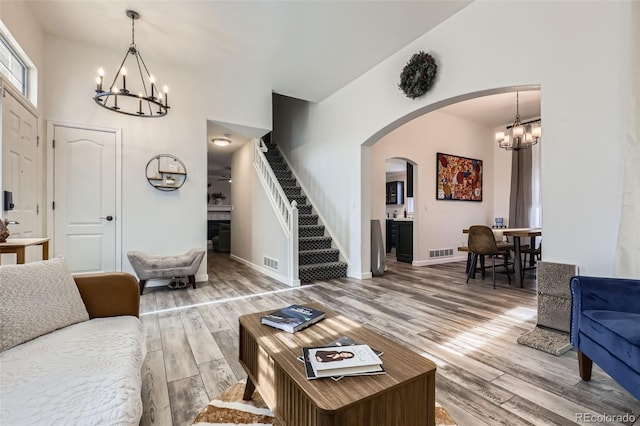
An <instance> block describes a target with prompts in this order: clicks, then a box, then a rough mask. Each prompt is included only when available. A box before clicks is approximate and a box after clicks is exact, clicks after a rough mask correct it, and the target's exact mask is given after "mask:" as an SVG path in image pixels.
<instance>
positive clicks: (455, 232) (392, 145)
mask: <svg viewBox="0 0 640 426" xmlns="http://www.w3.org/2000/svg"><path fill="white" fill-rule="evenodd" d="M493 135H494V133H493V129H492V128H489V127H486V126H482V125H480V124H477V123H474V122H471V121H468V120H463V119H460V118H457V117H454V116H452V115H449V114H445V113H442V112H438V111H435V112H431V113H429V114H426V115H423V116H422V117H419V118H417V119H414V120H412V121H410V122H409V123H407V124H405V125H404V126H401V127H399V128H398V129H396V130H394V131H392V132H391V133H389V134H387V135H386V136H384V137H383V138H381V139H380V140H379V141H378V142H377V143H376V144H375V145H373V147H372V148H371V177H370V179H371V186H372V188H371V218H372V219H380V220H384V214H385V213H386V209H383V208H382V207H383V206H384V186H383V185H384V175H385V173H384V168H385V161H386V159H387V158H391V157H400V158H407V159H409V160H411V161H413V162H414V163H415V165H414V169H413V171H414V196H415V204H414V206H415V213H414V253H413V260H414V264H417V265H426V264H431V263H436V261H437V262H440V261H442V260H445V261H454V260H461V259H465V258H466V254H465V253H462V254H461V253H458V252H457V250H456V248H457V247H459V246H464V245H466V236H465V235H464V234H463V233H462V230H463V229H464V228H467V227H469V226H471V225H477V224H485V225H491V224H492V222H493V212H494V188H495V187H494V179H493V174H494V170H495V169H496V167H495V165H494V158H493V154H494V149H495V147H494V143H493ZM437 152H442V153H445V154H454V155H459V156H462V157H469V158H475V159H478V160H482V161H483V176H482V186H483V194H482V202H470V201H447V200H436V183H435V176H436V153H437ZM381 176H382V178H381ZM508 188H509V183H508V182H507V190H508ZM500 190H501V191H504V189H503V187H501V188H500ZM398 213H399V214H400V213H401V212H400V210H399V211H398ZM444 248H453V249H454V257H453V258H447V259H430V258H429V250H432V249H444Z"/></svg>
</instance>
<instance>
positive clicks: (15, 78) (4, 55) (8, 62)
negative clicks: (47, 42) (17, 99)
mask: <svg viewBox="0 0 640 426" xmlns="http://www.w3.org/2000/svg"><path fill="white" fill-rule="evenodd" d="M0 72H2V73H3V74H4V75H5V76H6V77H7V78H8V79H9V81H11V83H13V84H14V85H15V86H16V87H17V88H18V89H19V90H20V92H21V93H22V94H23V95H24V96H27V66H26V65H25V64H24V62H23V61H22V60H21V59H20V58H19V57H18V55H16V53H15V52H14V51H13V49H12V48H11V47H10V46H9V43H8V42H7V40H5V38H4V37H0Z"/></svg>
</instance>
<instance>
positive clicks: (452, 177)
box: [436, 152, 482, 201]
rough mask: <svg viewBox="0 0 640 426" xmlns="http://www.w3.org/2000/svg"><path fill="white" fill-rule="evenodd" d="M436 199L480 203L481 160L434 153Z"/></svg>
mask: <svg viewBox="0 0 640 426" xmlns="http://www.w3.org/2000/svg"><path fill="white" fill-rule="evenodd" d="M436 173H437V175H436V176H437V182H436V199H437V200H459V201H482V160H474V159H472V158H466V157H458V156H457V155H451V154H443V153H441V152H438V153H436Z"/></svg>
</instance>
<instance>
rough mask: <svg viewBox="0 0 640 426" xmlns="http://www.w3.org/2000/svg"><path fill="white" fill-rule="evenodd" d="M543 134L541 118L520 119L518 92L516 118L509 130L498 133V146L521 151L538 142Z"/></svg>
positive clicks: (517, 95)
mask: <svg viewBox="0 0 640 426" xmlns="http://www.w3.org/2000/svg"><path fill="white" fill-rule="evenodd" d="M541 136H542V126H541V122H540V120H532V121H527V122H526V123H523V122H522V121H520V93H519V92H516V120H515V121H514V122H513V124H512V125H511V126H508V127H507V132H506V134H505V132H498V133H496V142H497V143H498V147H500V148H503V149H506V150H507V151H520V150H521V149H527V148H531V147H532V146H533V145H535V144H537V143H538V141H539V140H540V137H541Z"/></svg>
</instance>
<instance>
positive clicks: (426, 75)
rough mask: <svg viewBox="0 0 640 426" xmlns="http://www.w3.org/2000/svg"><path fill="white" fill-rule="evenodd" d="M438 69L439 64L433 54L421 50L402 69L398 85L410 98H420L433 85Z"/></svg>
mask: <svg viewBox="0 0 640 426" xmlns="http://www.w3.org/2000/svg"><path fill="white" fill-rule="evenodd" d="M437 71H438V65H436V61H435V59H433V56H431V55H429V54H428V53H425V52H423V51H420V52H418V53H416V54H414V55H413V56H412V57H411V59H409V62H407V65H405V66H404V68H403V69H402V73H401V74H400V84H398V87H399V88H400V90H402V91H403V92H404V94H405V95H407V97H408V98H411V99H415V98H418V97H420V96H422V95H424V94H425V93H427V90H429V89H430V88H431V86H433V82H434V80H435V79H436V72H437Z"/></svg>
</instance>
